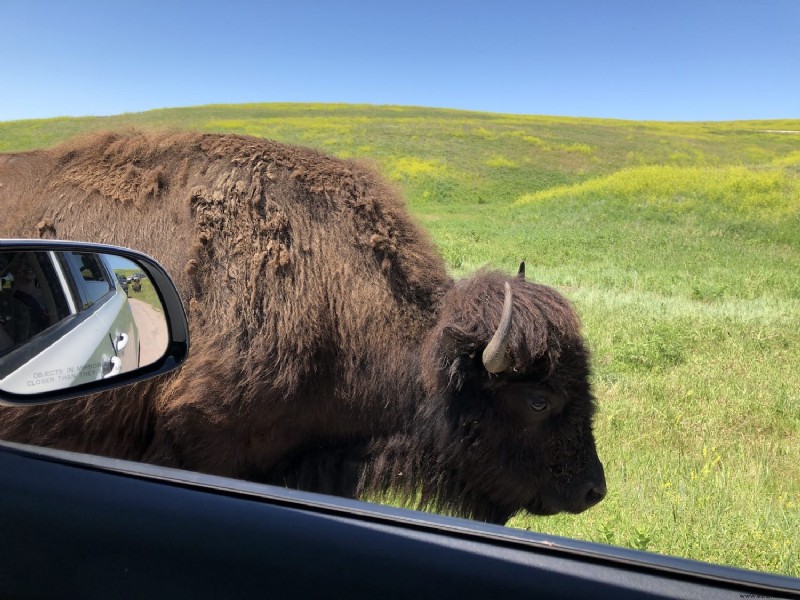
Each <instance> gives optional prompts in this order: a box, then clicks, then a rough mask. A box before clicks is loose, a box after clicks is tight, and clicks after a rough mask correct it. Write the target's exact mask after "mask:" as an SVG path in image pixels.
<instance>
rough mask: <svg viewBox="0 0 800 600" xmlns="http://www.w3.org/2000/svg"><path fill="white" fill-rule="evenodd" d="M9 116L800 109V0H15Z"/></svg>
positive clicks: (788, 114)
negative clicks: (367, 108) (339, 105)
mask: <svg viewBox="0 0 800 600" xmlns="http://www.w3.org/2000/svg"><path fill="white" fill-rule="evenodd" d="M0 30H1V31H2V34H0V56H2V57H3V59H2V61H3V67H2V69H1V70H0V121H7V120H16V119H24V118H42V117H54V116H63V115H68V116H81V115H110V114H119V113H123V112H139V111H144V110H149V109H153V108H164V107H174V106H193V105H200V104H217V103H234V104H236V103H243V102H346V103H369V104H402V105H415V106H436V107H448V108H460V109H469V110H480V111H490V112H502V113H518V114H546V115H571V116H585V117H612V118H625V119H656V120H732V119H770V118H800V0H770V1H764V0H749V1H744V0H707V1H704V0H669V1H661V0H635V1H633V0H631V1H622V0H619V1H614V0H607V1H604V0H591V1H590V0H586V1H584V0H548V1H540V0H519V1H513V2H512V1H506V0H490V1H488V2H487V1H482V2H472V1H470V0H463V1H461V2H450V1H442V2H437V1H436V0H403V1H399V2H382V1H381V0H371V1H360V0H357V1H356V0H353V1H350V0H338V1H336V2H333V1H330V0H326V1H311V0H288V1H287V0H283V1H282V2H273V1H262V2H256V1H244V0H219V1H216V2H210V1H208V0H196V1H194V2H173V1H171V0H131V1H128V2H119V1H116V0H71V1H64V2H61V1H60V0H52V1H45V0H2V1H1V2H0Z"/></svg>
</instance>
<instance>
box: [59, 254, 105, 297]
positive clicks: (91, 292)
mask: <svg viewBox="0 0 800 600" xmlns="http://www.w3.org/2000/svg"><path fill="white" fill-rule="evenodd" d="M64 258H65V260H66V261H67V262H68V266H69V267H70V270H71V272H72V274H73V277H74V279H75V282H76V287H77V292H78V294H79V296H80V300H81V301H80V304H81V306H82V307H83V308H89V307H90V306H92V305H93V304H94V303H95V302H97V301H98V300H100V299H101V298H102V297H103V296H105V295H106V294H108V293H109V292H111V291H112V290H114V289H115V284H114V283H113V281H112V279H111V276H110V275H109V273H108V271H107V270H106V268H105V267H104V265H103V264H102V262H101V261H100V259H99V258H98V256H97V255H96V254H87V253H80V252H65V253H64Z"/></svg>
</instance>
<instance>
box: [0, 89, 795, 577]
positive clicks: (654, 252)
mask: <svg viewBox="0 0 800 600" xmlns="http://www.w3.org/2000/svg"><path fill="white" fill-rule="evenodd" d="M130 127H134V128H181V129H194V130H201V131H216V132H236V133H245V134H250V135H256V136H262V137H268V138H272V139H277V140H280V141H284V142H288V143H294V144H302V145H306V146H312V147H316V148H318V149H321V150H323V151H326V152H329V153H332V154H336V155H338V156H343V157H354V158H362V159H366V160H369V161H372V162H373V163H374V164H376V165H377V166H378V168H379V169H380V170H381V171H382V172H383V173H384V174H385V175H386V176H387V177H388V178H389V179H391V180H392V181H394V182H396V183H397V184H398V185H399V186H400V187H401V188H402V189H403V190H404V192H405V194H406V197H407V198H408V201H409V205H410V207H411V209H412V211H413V212H414V213H415V214H416V215H417V217H418V218H419V219H420V220H421V222H422V223H423V224H424V226H425V227H426V228H427V229H428V230H429V231H430V232H431V234H432V235H433V237H434V239H435V241H436V242H437V243H438V245H439V247H440V248H441V250H442V252H443V254H444V256H445V258H446V259H447V261H448V264H449V265H450V267H451V269H452V271H453V272H454V274H455V275H461V274H463V273H467V272H470V271H472V270H474V269H476V268H479V267H481V266H483V265H486V264H491V265H493V266H495V267H499V268H502V269H505V270H507V271H509V272H512V271H514V270H515V269H516V266H517V264H518V262H519V261H520V260H522V259H525V260H526V261H527V264H528V274H529V277H530V278H532V279H536V280H539V281H542V282H544V283H547V284H550V285H553V286H556V287H557V288H559V289H560V290H562V291H563V292H564V293H565V294H566V295H567V296H568V297H570V298H571V299H572V301H573V302H574V303H575V304H576V306H577V307H578V310H579V312H580V314H581V315H582V318H583V320H584V327H585V332H586V335H587V337H588V339H589V343H590V346H591V348H592V350H593V354H594V385H595V388H596V392H597V395H598V398H599V400H600V412H599V414H598V419H597V438H598V445H599V451H600V454H601V458H602V459H603V460H604V462H605V465H606V471H607V477H608V483H609V490H610V491H609V497H608V498H607V499H606V501H604V502H603V503H602V504H601V505H599V506H598V507H596V508H594V509H591V510H590V511H588V512H586V513H584V514H582V515H578V516H574V515H561V516H556V517H547V518H536V517H531V516H530V515H520V516H518V517H516V518H515V519H514V520H513V521H512V523H511V525H513V526H517V527H523V528H529V529H532V530H537V531H545V532H549V533H555V534H558V535H564V536H569V537H578V538H583V539H589V540H594V541H599V542H604V543H611V544H618V545H624V546H631V547H635V548H642V549H648V550H652V551H656V552H661V553H666V554H672V555H678V556H687V557H691V558H695V559H700V560H706V561H712V562H719V563H724V564H731V565H735V566H740V567H745V568H756V569H762V570H768V571H776V572H780V573H785V574H791V575H794V576H800V560H798V557H799V556H800V331H799V330H800V133H797V132H800V120H786V121H752V122H730V123H656V122H627V121H611V120H597V119H575V118H556V117H534V116H516V115H500V114H483V113H471V112H461V111H450V110H434V109H426V108H410V107H394V106H386V107H375V106H350V105H316V104H314V105H308V104H304V105H300V104H286V105H279V104H264V105H257V104H254V105H236V106H206V107H196V108H185V109H169V110H158V111H151V112H147V113H140V114H128V115H120V116H115V117H104V118H81V119H68V118H64V119H48V120H36V121H17V122H6V123H0V151H5V152H13V151H21V150H28V149H32V148H38V147H43V146H48V145H52V144H54V143H57V142H58V141H61V140H63V139H65V138H67V137H70V136H72V135H74V134H78V133H82V132H87V131H91V130H97V129H124V128H130ZM787 132H794V133H787Z"/></svg>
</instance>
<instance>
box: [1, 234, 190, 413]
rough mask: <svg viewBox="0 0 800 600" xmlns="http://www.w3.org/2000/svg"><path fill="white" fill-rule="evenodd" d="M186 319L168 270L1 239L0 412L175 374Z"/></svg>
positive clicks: (67, 246) (140, 259) (97, 252)
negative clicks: (4, 407) (1, 406)
mask: <svg viewBox="0 0 800 600" xmlns="http://www.w3.org/2000/svg"><path fill="white" fill-rule="evenodd" d="M188 351H189V329H188V326H187V322H186V313H185V312H184V309H183V305H182V303H181V301H180V297H179V296H178V292H177V290H176V289H175V285H174V284H173V282H172V280H171V279H170V277H169V275H168V274H167V272H166V271H165V270H164V268H163V267H161V265H159V264H158V263H157V262H156V261H155V260H153V259H152V258H150V257H149V256H146V255H144V254H141V253H139V252H135V251H133V250H128V249H125V248H118V247H115V246H106V245H100V244H85V243H79V242H58V241H43V240H0V404H5V405H30V404H41V403H45V402H53V401H56V400H63V399H66V398H73V397H76V396H82V395H85V394H91V393H95V392H99V391H102V390H107V389H111V388H115V387H119V386H122V385H125V384H129V383H133V382H136V381H142V380H144V379H149V378H150V377H154V376H156V375H161V374H163V373H166V372H168V371H171V370H172V369H175V368H176V367H178V366H179V365H181V364H182V363H183V361H184V360H185V359H186V356H187V354H188Z"/></svg>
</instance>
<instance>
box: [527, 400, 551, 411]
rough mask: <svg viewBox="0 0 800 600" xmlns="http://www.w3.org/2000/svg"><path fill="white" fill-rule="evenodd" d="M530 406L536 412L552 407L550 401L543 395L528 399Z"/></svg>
mask: <svg viewBox="0 0 800 600" xmlns="http://www.w3.org/2000/svg"><path fill="white" fill-rule="evenodd" d="M528 408H530V409H531V410H532V411H533V412H535V413H543V412H545V411H546V410H547V409H549V408H550V403H549V402H548V401H547V400H545V399H544V398H542V397H533V398H530V399H529V400H528Z"/></svg>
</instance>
